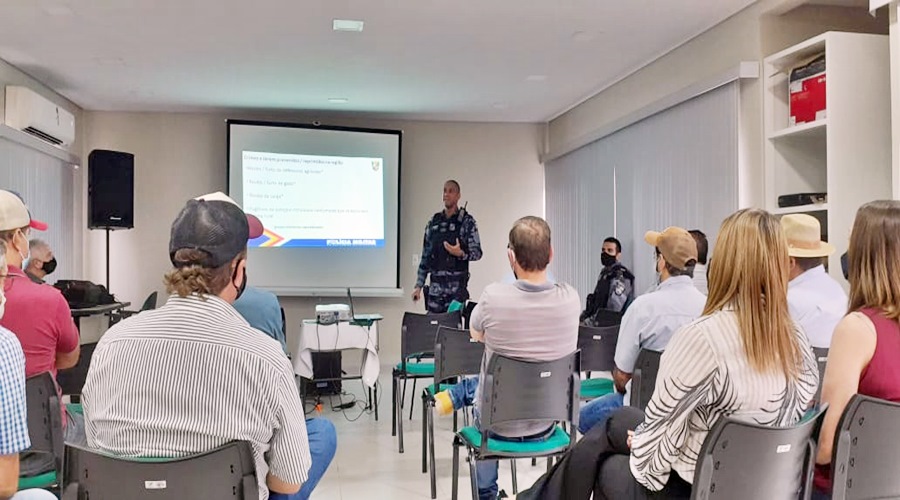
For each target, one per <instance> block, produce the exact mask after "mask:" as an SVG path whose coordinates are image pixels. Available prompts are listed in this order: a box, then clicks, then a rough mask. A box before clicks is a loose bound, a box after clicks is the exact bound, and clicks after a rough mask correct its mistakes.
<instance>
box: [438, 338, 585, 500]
mask: <svg viewBox="0 0 900 500" xmlns="http://www.w3.org/2000/svg"><path fill="white" fill-rule="evenodd" d="M580 357H581V356H580V353H579V352H578V351H576V352H574V353H572V354H570V355H568V356H565V357H563V358H560V359H557V360H555V361H539V362H531V361H522V360H518V359H513V358H508V357H506V356H501V355H494V356H493V357H492V358H491V360H490V362H489V363H488V366H487V371H486V373H485V376H484V378H483V379H482V380H481V384H482V391H481V392H482V394H481V396H482V400H481V415H480V419H481V422H480V423H479V425H480V428H479V427H475V426H470V427H465V428H463V429H461V430H460V431H459V432H457V433H456V436H455V437H454V439H453V490H452V495H453V497H452V498H453V500H456V498H457V497H458V496H459V448H460V447H461V446H465V447H466V449H467V451H468V454H469V474H470V479H471V483H472V498H478V484H477V481H476V476H475V461H476V460H486V459H512V460H513V462H512V463H513V468H512V474H513V476H512V477H513V494H514V495H515V494H517V493H518V485H517V484H516V468H515V460H516V459H518V458H533V457H553V456H556V455H560V454H563V453H565V452H566V451H567V450H569V449H571V448H572V447H573V446H575V432H572V433H567V432H566V431H564V430H563V429H562V428H561V427H560V426H559V425H557V423H558V422H563V423H566V424H569V425H570V428H571V429H577V428H578V401H579V395H578V391H579V388H580V385H581V384H580V380H581V376H580V371H581V360H580ZM523 420H528V421H542V420H543V421H546V422H547V424H548V425H551V424H552V431H551V434H550V435H549V437H548V439H546V440H545V441H539V442H516V441H505V440H500V439H493V438H489V437H488V436H489V435H490V434H491V432H492V431H493V430H494V429H495V426H496V425H498V424H503V423H510V422H516V421H523Z"/></svg>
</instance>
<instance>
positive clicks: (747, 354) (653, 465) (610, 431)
mask: <svg viewBox="0 0 900 500" xmlns="http://www.w3.org/2000/svg"><path fill="white" fill-rule="evenodd" d="M788 267H789V261H788V251H787V242H786V241H785V238H784V234H783V233H782V229H781V225H780V223H779V221H778V219H776V218H775V217H774V216H772V215H771V214H769V213H768V212H765V211H763V210H740V211H738V212H736V213H734V214H732V215H731V216H729V217H728V218H727V219H725V221H724V222H723V223H722V227H721V229H720V231H719V236H718V240H717V242H716V258H715V259H714V260H713V261H712V262H711V263H710V269H709V298H708V301H707V303H706V308H705V310H704V311H703V316H702V317H701V318H700V319H698V320H696V321H694V322H693V323H689V324H688V325H686V326H684V327H682V328H681V329H680V330H678V331H677V332H676V333H675V334H674V336H673V337H672V340H671V341H670V342H669V344H668V346H667V348H666V351H665V353H664V354H663V356H662V360H661V363H660V368H659V374H658V376H657V380H656V390H655V392H654V393H653V396H652V398H651V399H650V403H649V404H648V405H647V410H646V412H641V411H640V410H637V409H635V408H629V407H626V408H622V409H621V410H619V411H618V412H617V413H615V414H614V415H613V416H612V417H611V418H610V420H608V421H607V425H606V426H605V428H604V426H597V427H595V428H594V429H593V430H592V431H591V432H589V433H588V434H587V435H586V436H585V437H584V438H583V439H582V441H581V442H579V444H578V445H576V446H575V449H574V450H572V451H571V452H570V453H568V454H567V455H566V457H565V458H564V459H563V460H562V462H560V463H559V464H558V465H557V467H556V468H554V469H553V470H552V471H551V472H550V473H548V475H547V476H544V477H543V478H541V479H540V480H539V481H538V483H537V484H536V486H535V487H533V488H532V489H531V490H529V492H526V496H525V497H523V496H522V495H520V496H519V498H545V499H552V498H565V499H578V498H588V497H589V496H590V495H591V493H593V496H594V498H595V499H620V498H649V497H651V496H652V497H653V498H689V497H690V494H691V481H692V480H693V478H694V468H695V467H696V465H697V463H696V462H697V457H698V455H699V453H700V448H701V447H702V445H703V441H704V440H705V439H706V436H707V434H708V433H709V431H710V430H711V429H712V428H713V426H714V425H715V424H716V422H718V420H719V419H720V418H721V417H723V416H733V417H737V418H741V419H745V420H748V421H751V422H754V423H757V424H762V425H771V426H785V425H791V424H794V423H796V422H797V421H798V420H800V418H801V417H802V416H803V414H804V412H805V411H806V409H807V408H808V407H809V404H810V402H811V401H812V398H813V395H814V393H815V391H816V388H817V386H818V370H817V368H816V362H815V358H814V357H813V354H812V350H811V348H810V346H809V341H808V340H807V338H806V335H805V334H804V333H803V332H802V331H801V330H800V329H799V328H798V327H797V326H796V325H795V324H794V323H793V321H792V320H791V318H790V315H789V313H788V306H787V283H788V274H789V273H788ZM631 429H634V431H633V434H632V431H631ZM626 431H627V432H626ZM590 471H593V474H591V472H590ZM579 476H588V477H586V478H579Z"/></svg>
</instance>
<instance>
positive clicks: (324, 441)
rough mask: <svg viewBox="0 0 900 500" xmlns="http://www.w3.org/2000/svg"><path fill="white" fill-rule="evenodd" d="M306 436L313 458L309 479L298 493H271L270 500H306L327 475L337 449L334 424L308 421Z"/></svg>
mask: <svg viewBox="0 0 900 500" xmlns="http://www.w3.org/2000/svg"><path fill="white" fill-rule="evenodd" d="M306 434H307V436H309V454H310V455H311V456H312V466H311V467H310V468H309V477H308V478H307V479H306V482H305V483H303V486H302V487H301V488H300V491H298V492H297V493H294V494H293V495H287V494H284V493H275V492H269V499H270V500H306V499H307V498H309V497H310V495H312V492H313V490H314V489H315V488H316V485H317V484H319V481H320V480H321V479H322V476H324V475H325V471H326V470H327V469H328V465H329V464H331V459H333V458H334V452H335V450H336V449H337V432H336V431H335V430H334V424H332V423H331V422H330V421H329V420H327V419H324V418H310V419H307V420H306Z"/></svg>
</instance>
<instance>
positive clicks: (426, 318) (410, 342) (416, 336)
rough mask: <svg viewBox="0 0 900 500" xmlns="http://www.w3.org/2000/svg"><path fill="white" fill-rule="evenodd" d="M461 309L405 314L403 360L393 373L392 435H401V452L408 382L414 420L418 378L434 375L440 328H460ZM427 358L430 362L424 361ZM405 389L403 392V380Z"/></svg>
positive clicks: (402, 335) (401, 336)
mask: <svg viewBox="0 0 900 500" xmlns="http://www.w3.org/2000/svg"><path fill="white" fill-rule="evenodd" d="M460 318H461V315H460V312H459V311H454V312H452V313H443V314H417V313H411V312H408V313H405V314H404V315H403V326H402V327H401V331H400V362H399V363H397V366H395V367H394V370H393V374H392V377H391V378H392V385H393V387H392V389H393V390H392V391H391V394H392V398H391V400H392V406H391V409H392V412H391V413H392V417H391V435H392V436H398V437H399V441H400V443H399V445H400V453H403V400H404V399H406V382H407V380H410V379H411V380H412V381H413V390H412V397H411V398H410V402H409V406H410V408H409V419H410V420H412V414H413V405H414V403H415V392H416V381H417V380H418V379H420V378H432V377H434V360H433V358H434V339H435V337H436V335H437V330H438V327H440V326H448V327H451V328H459V323H460ZM423 359H425V360H426V361H423ZM401 380H402V381H403V392H402V394H401V392H400V381H401Z"/></svg>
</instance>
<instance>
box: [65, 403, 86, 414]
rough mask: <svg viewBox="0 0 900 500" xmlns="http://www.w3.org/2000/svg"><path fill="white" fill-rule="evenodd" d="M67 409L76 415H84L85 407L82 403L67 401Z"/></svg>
mask: <svg viewBox="0 0 900 500" xmlns="http://www.w3.org/2000/svg"><path fill="white" fill-rule="evenodd" d="M66 409H67V410H69V411H70V412H72V413H74V414H76V415H84V407H83V406H81V403H67V404H66Z"/></svg>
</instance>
